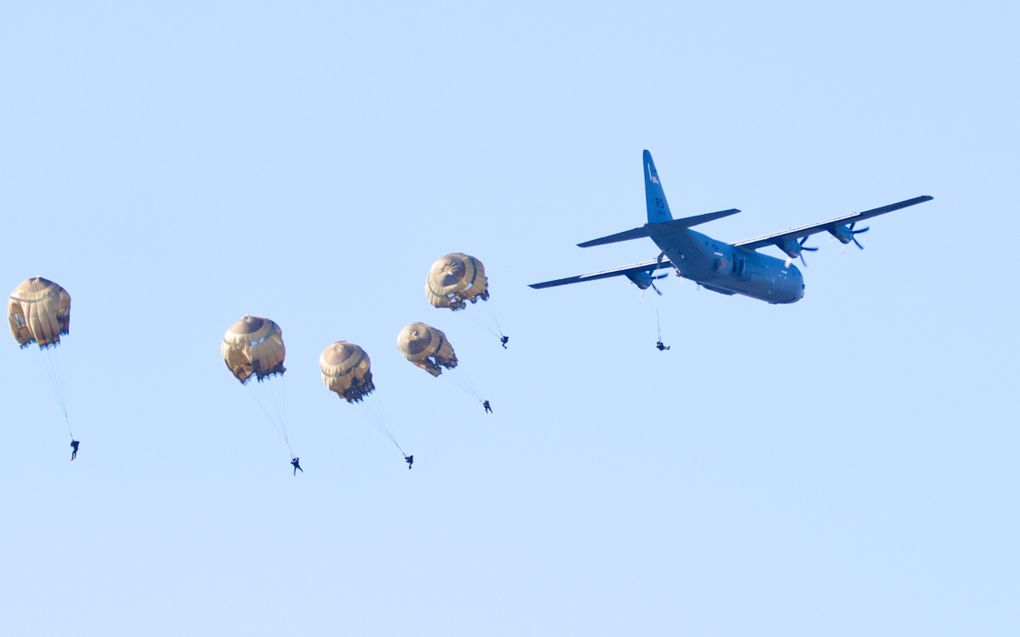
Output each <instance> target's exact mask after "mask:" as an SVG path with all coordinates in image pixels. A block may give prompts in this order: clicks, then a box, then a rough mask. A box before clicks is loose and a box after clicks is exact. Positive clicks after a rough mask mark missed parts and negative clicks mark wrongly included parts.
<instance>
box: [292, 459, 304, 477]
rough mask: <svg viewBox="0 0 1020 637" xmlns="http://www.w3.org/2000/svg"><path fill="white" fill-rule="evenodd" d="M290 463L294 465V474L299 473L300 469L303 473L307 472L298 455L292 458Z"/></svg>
mask: <svg viewBox="0 0 1020 637" xmlns="http://www.w3.org/2000/svg"><path fill="white" fill-rule="evenodd" d="M290 464H291V466H293V467H294V475H297V472H298V471H300V472H301V473H304V472H305V470H304V469H302V468H301V458H298V457H297V456H295V457H293V458H291V459H290Z"/></svg>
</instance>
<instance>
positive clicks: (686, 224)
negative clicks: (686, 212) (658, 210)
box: [577, 208, 740, 248]
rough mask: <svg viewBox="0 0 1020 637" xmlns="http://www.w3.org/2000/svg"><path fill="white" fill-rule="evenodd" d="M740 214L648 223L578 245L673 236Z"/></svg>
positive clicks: (727, 212)
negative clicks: (694, 227)
mask: <svg viewBox="0 0 1020 637" xmlns="http://www.w3.org/2000/svg"><path fill="white" fill-rule="evenodd" d="M738 212H740V210H738V209H736V208H730V209H729V210H719V211H717V212H706V213H705V214H701V215H694V216H693V217H684V218H683V219H674V220H672V221H663V222H662V223H646V224H645V225H643V226H641V227H640V228H631V229H630V230H624V231H623V232H617V233H616V234H611V235H608V236H605V237H599V238H598V239H592V240H591V241H585V242H584V243H579V244H577V245H578V247H581V248H590V247H592V246H601V245H606V244H607V243H618V242H620V241H630V240H631V239H640V238H641V237H651V236H662V235H667V234H672V233H674V232H676V231H677V230H682V229H686V228H690V227H691V226H696V225H698V224H702V223H707V222H709V221H715V220H716V219H721V218H723V217H728V216H730V215H735V214H737V213H738Z"/></svg>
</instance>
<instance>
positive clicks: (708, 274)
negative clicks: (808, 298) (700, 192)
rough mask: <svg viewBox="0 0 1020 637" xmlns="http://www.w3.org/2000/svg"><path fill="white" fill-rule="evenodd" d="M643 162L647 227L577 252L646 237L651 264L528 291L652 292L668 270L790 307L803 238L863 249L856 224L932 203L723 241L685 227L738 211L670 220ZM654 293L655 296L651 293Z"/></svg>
mask: <svg viewBox="0 0 1020 637" xmlns="http://www.w3.org/2000/svg"><path fill="white" fill-rule="evenodd" d="M644 162H645V201H646V204H647V207H648V223H646V224H645V225H643V226H641V227H640V228H633V229H631V230H625V231H623V232H618V233H616V234H611V235H609V236H606V237H600V238H598V239H592V240H591V241H585V242H584V243H579V244H578V245H579V246H580V247H582V248H589V247H591V246H600V245H605V244H607V243H616V242H618V241H629V240H630V239H638V238H642V237H648V238H650V239H651V240H652V241H654V242H655V245H657V246H658V247H659V249H660V250H661V251H662V252H661V253H660V254H659V257H658V258H657V259H655V260H653V261H645V262H643V263H635V264H633V265H625V266H621V267H618V268H613V269H612V270H603V271H601V272H592V273H590V274H579V275H577V276H571V277H566V278H564V279H556V280H554V281H543V282H542V283H532V284H531V287H533V288H549V287H553V286H557V285H567V284H568V283H581V282H583V281H594V280H596V279H605V278H608V277H614V276H625V277H627V278H628V279H630V281H631V282H632V283H633V284H634V285H636V286H638V287H639V288H641V289H642V290H646V289H648V288H649V287H652V288H653V289H654V286H655V280H656V279H660V278H662V277H664V276H666V274H656V271H658V270H662V269H668V268H673V270H674V271H675V272H676V275H677V276H680V277H683V278H685V279H690V280H691V281H694V282H695V283H697V284H698V285H700V286H701V287H703V288H705V289H708V290H712V291H713V292H719V293H720V294H743V295H745V296H749V297H751V298H754V299H760V300H762V301H768V302H769V303H794V302H796V301H799V300H800V299H801V297H803V296H804V278H803V276H802V275H801V273H800V270H798V269H797V267H796V266H794V265H792V261H793V260H794V259H796V258H798V257H800V259H801V261H802V262H803V261H804V255H803V254H802V252H803V251H805V250H807V251H814V250H817V249H818V248H815V247H811V246H806V245H804V242H805V241H806V240H807V238H808V237H809V236H811V235H813V234H816V233H819V232H828V233H829V234H831V235H832V236H834V237H836V239H838V240H839V242H840V243H842V244H844V245H848V244H850V243H851V242H852V243H854V244H855V245H856V246H857V247H858V248H860V249H862V250H863V249H864V246H862V245H861V244H860V242H859V241H858V240H857V235H859V234H861V233H862V232H867V230H868V228H855V226H856V225H857V223H858V222H859V221H863V220H865V219H870V218H871V217H877V216H878V215H884V214H885V213H887V212H892V211H893V210H899V209H900V208H906V207H908V206H914V205H917V204H919V203H923V202H925V201H931V199H932V197H929V196H928V195H924V196H921V197H914V198H913V199H907V200H905V201H900V202H897V203H891V204H889V205H887V206H881V207H879V208H873V209H871V210H865V211H864V212H857V213H853V214H849V215H846V216H843V217H837V218H835V219H830V220H829V221H823V222H821V223H816V224H812V225H810V226H802V227H800V228H794V229H792V230H784V231H783V232H777V233H776V234H770V235H765V236H761V237H755V238H754V239H748V240H747V241H740V242H738V243H724V242H722V241H717V240H715V239H712V238H711V237H707V236H705V235H703V234H701V233H700V232H695V231H694V230H691V227H692V226H696V225H698V224H702V223H705V222H707V221H713V220H715V219H720V218H722V217H728V216H730V215H733V214H736V213H738V212H740V211H739V210H737V209H735V208H733V209H730V210H720V211H718V212H708V213H705V214H701V215H695V216H693V217H684V218H683V219H674V218H673V215H672V214H671V213H670V211H669V204H668V203H666V195H665V193H664V192H663V190H662V183H661V182H660V181H659V174H658V173H657V172H656V171H655V163H654V162H653V161H652V154H651V153H650V152H648V151H647V150H646V151H645V152H644ZM769 245H772V246H776V247H777V248H779V249H780V250H782V251H783V252H785V253H786V255H787V257H788V258H787V259H786V260H785V261H784V260H783V259H777V258H776V257H771V256H768V255H767V254H761V253H760V252H757V250H758V248H763V247H765V246H769ZM805 265H806V263H805ZM656 292H658V290H657V289H656Z"/></svg>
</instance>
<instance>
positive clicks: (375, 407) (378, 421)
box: [359, 398, 407, 458]
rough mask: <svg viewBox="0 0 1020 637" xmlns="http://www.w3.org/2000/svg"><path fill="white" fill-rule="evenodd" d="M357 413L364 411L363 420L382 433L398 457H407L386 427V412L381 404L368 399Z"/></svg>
mask: <svg viewBox="0 0 1020 637" xmlns="http://www.w3.org/2000/svg"><path fill="white" fill-rule="evenodd" d="M359 411H364V412H365V418H366V419H367V420H368V421H369V422H371V423H372V424H373V425H374V426H375V428H376V429H378V430H379V432H380V433H382V435H384V436H386V437H387V438H388V439H389V441H390V442H392V443H393V446H394V447H396V448H397V451H399V452H400V455H402V456H404V457H405V458H406V457H407V454H406V453H404V448H403V447H401V446H400V443H399V442H397V439H396V437H395V436H394V435H393V432H392V431H390V428H389V427H387V426H386V422H387V420H388V419H387V418H386V412H385V410H384V409H383V406H382V403H380V402H379V401H378V400H372V399H371V398H370V399H368V400H366V401H365V405H364V407H361V408H360V409H359Z"/></svg>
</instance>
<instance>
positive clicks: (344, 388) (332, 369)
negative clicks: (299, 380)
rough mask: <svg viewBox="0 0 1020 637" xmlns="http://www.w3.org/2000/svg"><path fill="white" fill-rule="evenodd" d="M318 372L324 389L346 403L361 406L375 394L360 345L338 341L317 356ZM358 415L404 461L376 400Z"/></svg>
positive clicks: (402, 454)
mask: <svg viewBox="0 0 1020 637" xmlns="http://www.w3.org/2000/svg"><path fill="white" fill-rule="evenodd" d="M319 371H321V372H322V382H323V384H325V385H326V389H328V390H329V391H331V392H334V393H336V395H337V396H340V398H343V399H344V400H346V401H347V402H349V403H351V404H352V405H353V404H354V403H360V402H362V400H364V398H365V397H366V396H368V395H369V394H371V393H372V392H374V391H375V383H373V382H372V359H370V358H369V357H368V354H367V353H366V352H365V350H363V349H361V347H360V346H358V345H355V344H354V343H349V342H347V341H337V342H335V343H332V344H331V345H329V346H327V347H326V349H324V350H322V354H320V355H319ZM357 412H358V413H359V414H360V415H361V416H362V417H363V418H365V419H366V420H368V421H369V422H370V423H372V424H373V425H375V427H376V429H378V430H379V432H380V433H382V435H384V436H386V437H387V438H388V439H389V441H390V442H392V443H393V446H395V447H396V448H397V451H399V452H400V455H401V456H403V457H404V458H405V459H406V458H407V457H408V456H407V454H405V453H404V449H403V447H401V446H400V443H399V442H397V438H396V436H394V435H393V432H392V431H390V427H389V424H388V423H389V419H388V418H387V417H386V412H385V410H384V409H383V406H382V404H381V403H380V402H379V400H378V398H373V399H372V400H369V401H365V405H364V406H361V407H358V409H357Z"/></svg>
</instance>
